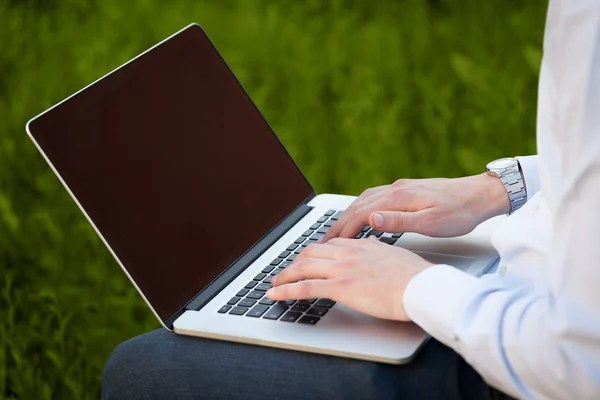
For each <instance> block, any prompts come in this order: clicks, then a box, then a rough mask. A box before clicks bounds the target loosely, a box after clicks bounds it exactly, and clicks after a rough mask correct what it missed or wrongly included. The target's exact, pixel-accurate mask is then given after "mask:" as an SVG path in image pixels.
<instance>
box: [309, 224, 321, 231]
mask: <svg viewBox="0 0 600 400" xmlns="http://www.w3.org/2000/svg"><path fill="white" fill-rule="evenodd" d="M320 226H321V224H312V225H311V226H310V228H308V229H310V230H313V231H315V230H317V229H319V227H320Z"/></svg>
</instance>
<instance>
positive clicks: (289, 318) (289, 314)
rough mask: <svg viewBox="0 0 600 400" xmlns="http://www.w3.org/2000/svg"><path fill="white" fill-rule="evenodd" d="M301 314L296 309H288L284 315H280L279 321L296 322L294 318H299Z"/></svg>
mask: <svg viewBox="0 0 600 400" xmlns="http://www.w3.org/2000/svg"><path fill="white" fill-rule="evenodd" d="M301 315H302V313H299V312H296V311H288V312H286V313H285V315H284V316H283V317H281V319H280V321H285V322H296V320H297V319H298V318H300V316H301Z"/></svg>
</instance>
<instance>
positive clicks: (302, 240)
mask: <svg viewBox="0 0 600 400" xmlns="http://www.w3.org/2000/svg"><path fill="white" fill-rule="evenodd" d="M305 240H306V238H305V237H304V236H300V237H299V238H298V239H296V240H294V243H295V244H300V243H302V242H304V241H305Z"/></svg>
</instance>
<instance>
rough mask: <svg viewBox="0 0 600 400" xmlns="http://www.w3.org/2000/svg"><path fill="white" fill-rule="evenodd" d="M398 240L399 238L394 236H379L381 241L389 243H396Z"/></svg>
mask: <svg viewBox="0 0 600 400" xmlns="http://www.w3.org/2000/svg"><path fill="white" fill-rule="evenodd" d="M396 240H398V239H395V238H392V237H385V236H383V237H380V238H379V241H380V242H383V243H387V244H394V243H396Z"/></svg>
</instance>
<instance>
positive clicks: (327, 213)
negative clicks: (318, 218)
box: [323, 210, 335, 217]
mask: <svg viewBox="0 0 600 400" xmlns="http://www.w3.org/2000/svg"><path fill="white" fill-rule="evenodd" d="M333 214H335V210H329V211H327V212H326V213H325V214H323V215H326V216H328V217H330V216H332V215H333Z"/></svg>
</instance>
